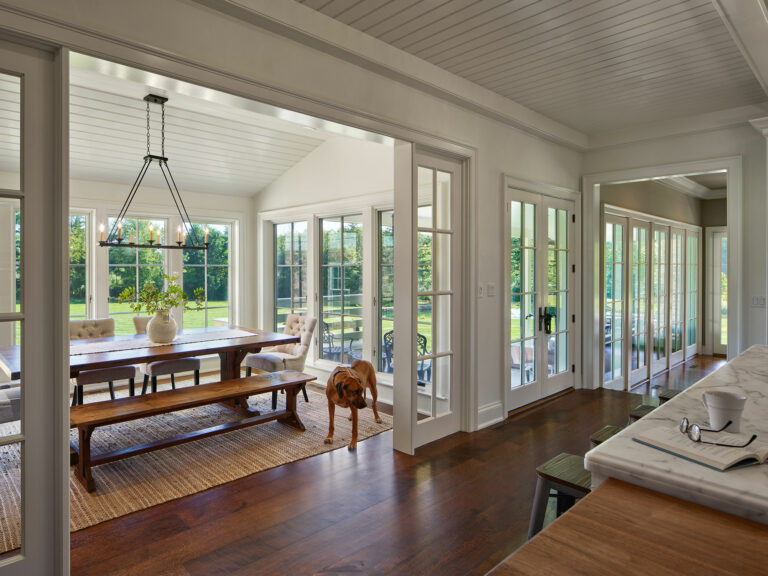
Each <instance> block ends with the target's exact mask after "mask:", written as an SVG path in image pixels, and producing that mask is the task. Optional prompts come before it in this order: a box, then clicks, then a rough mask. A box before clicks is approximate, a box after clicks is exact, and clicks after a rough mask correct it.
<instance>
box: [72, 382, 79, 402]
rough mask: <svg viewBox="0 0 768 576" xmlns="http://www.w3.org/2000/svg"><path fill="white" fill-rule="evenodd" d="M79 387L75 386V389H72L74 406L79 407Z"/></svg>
mask: <svg viewBox="0 0 768 576" xmlns="http://www.w3.org/2000/svg"><path fill="white" fill-rule="evenodd" d="M78 388H79V386H78V385H77V384H75V387H74V388H73V389H72V406H77V389H78Z"/></svg>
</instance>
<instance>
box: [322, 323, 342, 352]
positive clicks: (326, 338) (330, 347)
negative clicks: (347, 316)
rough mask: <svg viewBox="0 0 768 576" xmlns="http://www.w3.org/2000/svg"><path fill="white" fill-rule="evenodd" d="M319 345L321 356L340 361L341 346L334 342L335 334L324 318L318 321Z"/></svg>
mask: <svg viewBox="0 0 768 576" xmlns="http://www.w3.org/2000/svg"><path fill="white" fill-rule="evenodd" d="M320 345H321V346H322V348H323V358H326V359H328V360H335V361H336V362H341V346H340V345H337V344H336V336H335V335H334V334H333V332H331V328H330V327H329V326H328V323H327V322H325V321H324V320H323V321H322V322H321V323H320Z"/></svg>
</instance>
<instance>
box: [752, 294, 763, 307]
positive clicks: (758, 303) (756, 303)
mask: <svg viewBox="0 0 768 576" xmlns="http://www.w3.org/2000/svg"><path fill="white" fill-rule="evenodd" d="M751 305H752V307H753V308H765V296H752V302H751Z"/></svg>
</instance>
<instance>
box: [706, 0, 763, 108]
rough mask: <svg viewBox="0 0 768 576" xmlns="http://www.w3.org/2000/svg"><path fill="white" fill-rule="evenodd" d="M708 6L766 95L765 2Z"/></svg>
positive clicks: (728, 0)
mask: <svg viewBox="0 0 768 576" xmlns="http://www.w3.org/2000/svg"><path fill="white" fill-rule="evenodd" d="M712 3H713V4H714V6H715V8H716V9H717V11H718V13H719V14H720V18H722V20H723V22H724V23H725V25H726V27H727V28H728V31H729V32H730V33H731V36H732V37H733V40H734V42H736V45H737V46H738V47H739V50H741V53H742V54H743V55H744V59H745V60H746V61H747V64H749V67H750V68H751V69H752V72H753V73H754V74H755V78H757V81H758V82H759V83H760V86H762V87H763V91H764V92H765V93H766V95H768V6H767V5H766V2H765V0H712Z"/></svg>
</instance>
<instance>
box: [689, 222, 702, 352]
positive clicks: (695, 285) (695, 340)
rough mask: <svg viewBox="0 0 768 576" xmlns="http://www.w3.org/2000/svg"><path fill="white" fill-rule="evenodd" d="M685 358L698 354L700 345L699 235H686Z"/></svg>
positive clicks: (690, 232) (696, 233)
mask: <svg viewBox="0 0 768 576" xmlns="http://www.w3.org/2000/svg"><path fill="white" fill-rule="evenodd" d="M685 242H686V254H685V270H686V274H685V357H686V358H690V357H691V356H693V355H695V354H696V353H697V352H698V345H699V306H700V303H699V284H700V281H699V273H700V272H699V271H700V268H699V233H698V232H694V231H692V230H688V231H686V233H685Z"/></svg>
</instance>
